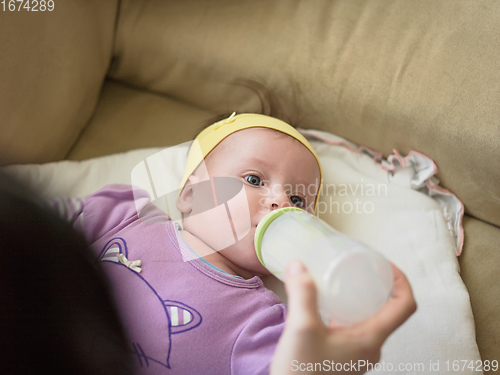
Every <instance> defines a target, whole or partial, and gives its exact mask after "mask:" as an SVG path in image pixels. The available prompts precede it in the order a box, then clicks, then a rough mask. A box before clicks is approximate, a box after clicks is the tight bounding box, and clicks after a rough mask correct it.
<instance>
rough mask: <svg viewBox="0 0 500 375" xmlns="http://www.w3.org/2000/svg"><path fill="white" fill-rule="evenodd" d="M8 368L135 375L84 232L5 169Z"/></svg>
mask: <svg viewBox="0 0 500 375" xmlns="http://www.w3.org/2000/svg"><path fill="white" fill-rule="evenodd" d="M0 249H1V254H2V255H1V261H2V263H3V267H2V270H1V272H0V300H1V303H0V317H1V319H0V342H1V343H2V350H0V368H1V369H2V373H6V374H23V375H30V374H47V373H48V374H77V375H80V374H81V375H87V374H117V375H119V374H128V373H131V371H130V366H129V365H130V364H131V361H130V357H129V353H128V351H127V344H126V341H125V334H124V331H123V329H122V326H121V324H120V322H119V319H118V314H117V312H116V310H115V306H114V305H113V304H112V302H111V299H110V293H109V291H108V285H107V283H106V279H105V277H104V275H103V274H102V273H101V272H99V270H98V269H97V268H96V267H94V265H93V264H92V262H91V260H90V255H89V253H88V251H89V250H88V247H87V243H86V241H85V240H84V238H83V236H82V235H80V234H79V233H77V232H75V231H74V230H73V228H72V227H71V226H70V225H69V224H68V223H66V222H64V221H63V220H62V219H60V218H59V217H58V216H57V214H55V213H54V212H52V211H51V210H49V209H48V208H46V207H45V206H44V204H43V202H42V201H41V200H40V199H39V198H37V197H36V194H35V193H34V192H33V191H32V190H31V189H30V188H29V187H27V186H26V185H25V184H23V183H22V182H20V181H19V180H17V179H14V178H13V177H11V176H8V175H6V174H4V173H2V172H0Z"/></svg>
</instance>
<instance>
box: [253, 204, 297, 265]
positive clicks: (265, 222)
mask: <svg viewBox="0 0 500 375" xmlns="http://www.w3.org/2000/svg"><path fill="white" fill-rule="evenodd" d="M291 211H304V210H303V209H302V208H299V207H283V208H278V209H277V210H274V211H271V212H269V213H268V214H267V215H266V216H264V217H263V218H262V220H261V221H260V223H259V225H257V229H256V230H255V236H254V243H255V252H256V253H257V258H259V260H260V262H261V263H262V265H263V266H264V267H265V266H266V265H265V264H264V260H263V259H262V248H261V245H262V238H263V237H264V233H265V232H266V229H267V227H268V226H269V224H271V223H272V222H273V221H274V219H276V218H278V217H280V216H281V215H283V214H284V213H286V212H291Z"/></svg>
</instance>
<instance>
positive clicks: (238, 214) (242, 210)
mask: <svg viewBox="0 0 500 375" xmlns="http://www.w3.org/2000/svg"><path fill="white" fill-rule="evenodd" d="M227 207H228V209H229V215H230V217H231V220H232V224H233V227H234V231H235V233H236V237H237V240H238V241H240V240H241V239H242V238H244V237H245V236H246V235H247V234H248V233H249V231H250V229H251V227H252V221H251V211H250V207H249V199H248V196H247V193H246V189H241V190H240V192H239V193H238V194H237V195H236V196H235V197H234V198H232V199H230V200H229V201H228V202H227Z"/></svg>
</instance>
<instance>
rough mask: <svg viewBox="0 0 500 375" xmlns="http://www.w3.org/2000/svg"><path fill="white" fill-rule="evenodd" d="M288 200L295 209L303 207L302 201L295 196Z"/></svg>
mask: <svg viewBox="0 0 500 375" xmlns="http://www.w3.org/2000/svg"><path fill="white" fill-rule="evenodd" d="M290 200H291V201H292V203H293V204H294V206H295V207H303V206H304V200H303V199H302V198H301V197H299V196H297V195H292V196H291V197H290Z"/></svg>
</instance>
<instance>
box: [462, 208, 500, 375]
mask: <svg viewBox="0 0 500 375" xmlns="http://www.w3.org/2000/svg"><path fill="white" fill-rule="evenodd" d="M464 231H465V243H464V250H463V252H462V255H460V257H459V258H458V260H459V262H460V274H461V276H462V279H463V280H464V283H465V285H466V286H467V289H468V291H469V294H470V301H471V305H472V311H473V313H474V321H475V322H476V339H477V345H478V347H479V351H480V352H481V357H482V359H483V361H484V360H489V361H490V362H491V361H492V360H495V359H496V360H497V361H498V360H500V357H499V356H498V354H499V353H500V340H499V337H500V325H499V324H498V322H499V314H500V300H499V299H498V296H500V274H499V272H498V265H499V264H500V228H498V227H495V226H493V225H490V224H487V223H484V222H482V221H480V220H477V219H474V218H471V217H470V216H467V215H465V217H464ZM486 373H487V372H485V374H486ZM492 373H493V372H492Z"/></svg>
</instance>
